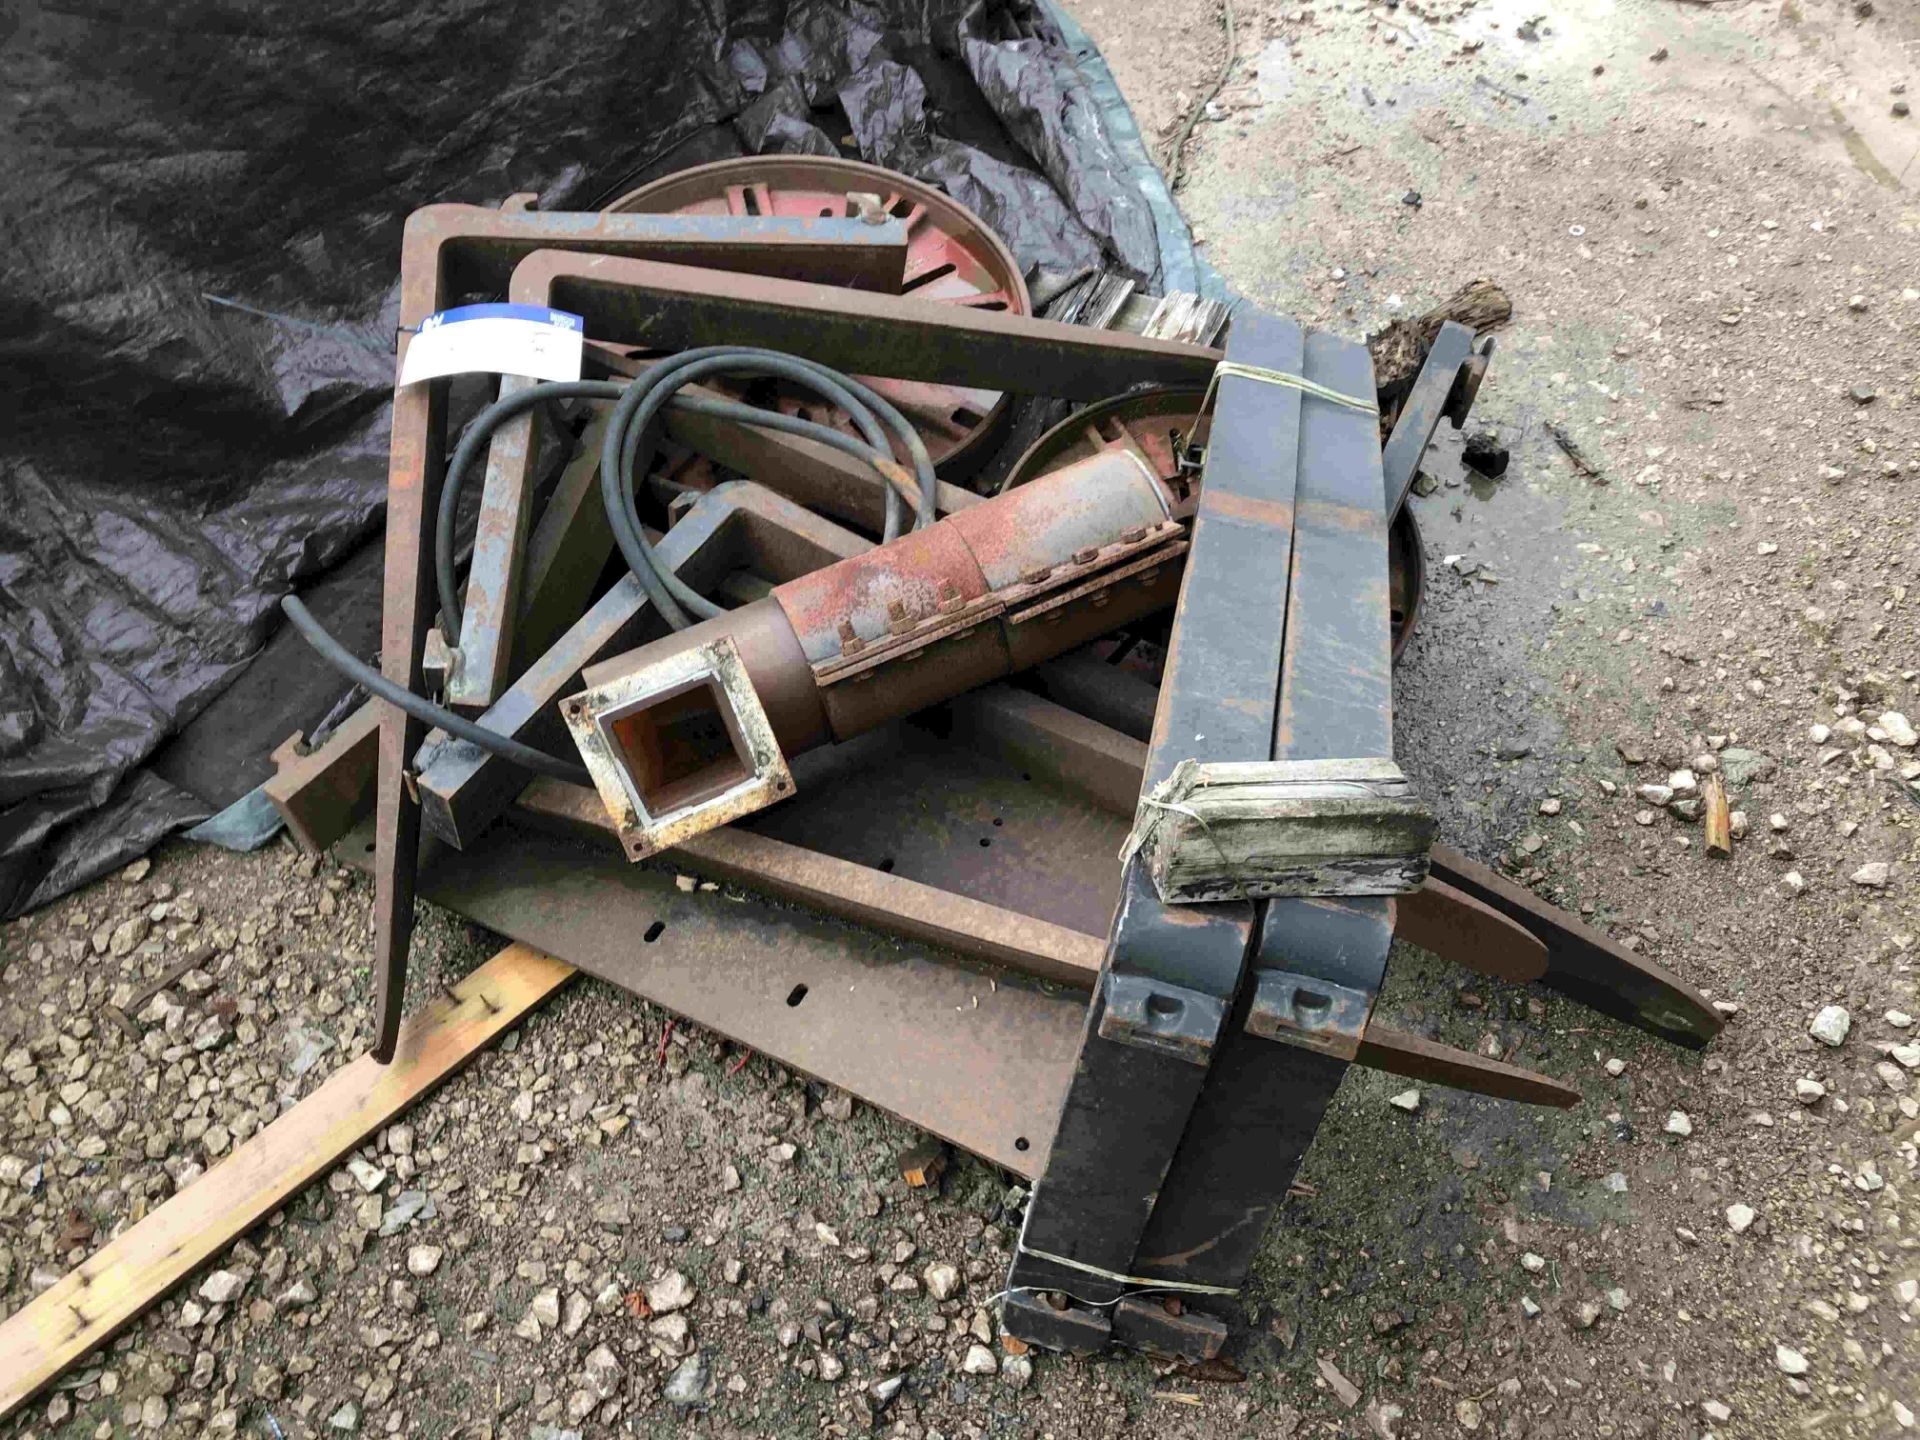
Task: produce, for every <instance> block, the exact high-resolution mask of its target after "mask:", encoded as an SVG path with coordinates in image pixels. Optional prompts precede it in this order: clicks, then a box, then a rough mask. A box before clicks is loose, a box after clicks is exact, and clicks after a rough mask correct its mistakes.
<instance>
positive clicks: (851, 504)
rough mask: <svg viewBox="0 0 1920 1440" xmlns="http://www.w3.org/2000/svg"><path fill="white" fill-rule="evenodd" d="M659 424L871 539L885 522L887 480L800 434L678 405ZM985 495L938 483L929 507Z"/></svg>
mask: <svg viewBox="0 0 1920 1440" xmlns="http://www.w3.org/2000/svg"><path fill="white" fill-rule="evenodd" d="M588 348H589V350H590V351H591V352H592V353H593V355H594V358H595V359H596V360H598V361H599V362H600V363H601V364H603V365H605V366H606V367H607V368H608V369H610V370H612V371H614V372H615V373H616V374H620V375H626V376H630V377H631V376H637V375H643V374H645V373H646V370H647V366H648V365H649V364H650V363H651V362H650V361H646V360H635V359H632V358H630V357H628V356H626V355H623V354H621V353H619V351H618V349H617V348H616V347H612V346H608V345H603V344H594V343H592V342H589V345H588ZM682 393H684V394H687V395H703V396H706V397H707V398H709V399H716V400H717V399H723V398H725V397H723V396H721V394H720V392H719V391H717V390H711V389H709V388H708V387H706V386H704V385H689V386H687V388H686V389H685V391H684V392H682ZM664 423H665V425H666V431H667V438H668V439H670V440H672V441H674V442H675V443H676V444H680V445H684V446H686V447H687V448H688V449H689V450H692V451H694V452H695V453H696V454H700V455H704V456H706V458H707V459H709V460H712V461H714V462H715V463H716V464H720V465H724V466H726V467H727V468H728V469H729V470H737V471H739V472H740V473H741V474H742V475H744V476H746V477H747V478H748V479H749V480H755V481H758V482H759V483H760V484H762V485H765V486H766V487H767V488H768V489H769V490H772V491H774V492H775V493H776V494H780V495H784V496H786V497H787V498H788V499H789V500H793V501H797V502H798V503H800V504H802V505H805V506H806V507H807V508H808V509H811V510H818V511H819V512H820V513H821V514H823V515H830V516H832V517H833V518H834V519H836V520H846V521H849V522H851V523H853V524H855V525H858V526H860V527H861V528H862V529H865V530H869V531H872V532H873V533H875V534H878V533H879V532H880V529H881V527H882V526H883V525H884V524H885V523H886V518H887V517H886V498H887V490H888V488H889V487H888V485H887V483H886V482H885V481H884V480H882V479H881V478H880V477H879V476H878V475H876V474H875V473H874V470H873V467H872V466H870V465H866V464H863V463H862V462H860V461H858V460H856V459H854V458H853V457H852V456H851V455H848V454H847V453H846V452H845V451H843V450H836V449H834V448H833V447H832V446H831V445H822V444H820V443H819V442H818V441H815V440H809V439H807V438H806V437H805V436H804V435H789V434H786V433H784V432H783V431H779V430H768V429H765V428H763V427H761V426H758V425H749V424H740V423H738V422H736V421H732V420H727V419H725V418H723V417H721V416H718V415H702V414H698V413H696V412H695V411H692V410H688V409H687V408H685V407H684V406H679V405H669V406H668V407H667V412H666V419H665V422H664ZM986 498H987V497H986V496H984V495H978V494H975V493H974V492H973V491H971V490H965V489H962V488H961V487H960V486H958V485H950V484H948V483H947V482H946V481H945V480H936V481H935V482H934V502H933V503H934V508H935V509H936V510H937V511H938V512H939V513H940V514H942V515H951V514H952V513H953V512H954V511H956V510H964V509H966V508H967V507H968V506H969V505H978V504H979V503H980V502H981V501H983V500H985V499H986Z"/></svg>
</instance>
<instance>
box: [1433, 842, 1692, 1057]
mask: <svg viewBox="0 0 1920 1440" xmlns="http://www.w3.org/2000/svg"><path fill="white" fill-rule="evenodd" d="M1433 873H1434V874H1435V875H1436V876H1437V877H1439V878H1440V879H1441V880H1443V881H1445V882H1446V883H1447V884H1449V885H1452V886H1454V887H1455V888H1456V889H1459V890H1461V891H1462V892H1464V893H1465V894H1466V895H1468V896H1470V897H1471V898H1473V899H1475V900H1479V901H1481V902H1482V903H1483V904H1486V905H1489V906H1491V907H1492V908H1494V909H1495V910H1498V911H1499V912H1500V913H1501V914H1503V915H1506V916H1508V917H1509V918H1510V919H1513V920H1516V921H1518V922H1519V923H1520V924H1521V925H1523V926H1525V927H1526V928H1527V929H1528V930H1530V931H1531V932H1532V933H1533V934H1535V935H1537V936H1538V937H1539V938H1540V940H1541V941H1542V942H1543V943H1544V944H1545V945H1546V947H1547V971H1546V974H1544V975H1543V976H1541V977H1540V978H1541V982H1542V983H1543V984H1545V985H1547V986H1549V987H1551V988H1552V989H1555V990H1558V991H1559V992H1560V993H1561V994H1563V995H1566V996H1568V997H1569V998H1571V999H1574V1000H1578V1001H1579V1002H1580V1003H1581V1004H1582V1005H1585V1006H1587V1007H1588V1008H1589V1009H1592V1010H1598V1011H1599V1012H1600V1013H1601V1014H1603V1015H1611V1016H1613V1017H1614V1018H1615V1019H1616V1020H1624V1021H1625V1022H1626V1023H1627V1024H1629V1025H1637V1026H1639V1027H1640V1028H1641V1029H1642V1030H1648V1031H1651V1032H1652V1033H1653V1034H1655V1035H1658V1036H1660V1037H1661V1038H1662V1039H1665V1040H1671V1041H1672V1042H1673V1043H1674V1044H1676V1045H1685V1046H1687V1047H1688V1048H1689V1049H1693V1050H1698V1049H1699V1048H1700V1047H1701V1046H1703V1045H1705V1044H1706V1043H1707V1042H1708V1041H1709V1040H1711V1039H1713V1037H1714V1036H1716V1035H1718V1034H1719V1033H1720V1031H1721V1029H1722V1028H1723V1027H1724V1026H1725V1025H1726V1023H1727V1022H1726V1020H1725V1019H1724V1018H1723V1017H1722V1016H1721V1014H1720V1012H1719V1011H1717V1010H1715V1009H1714V1008H1713V1006H1712V1005H1710V1004H1708V1003H1707V998H1706V996H1704V995H1702V994H1701V993H1700V992H1699V991H1697V990H1695V989H1694V988H1693V987H1692V986H1691V985H1689V984H1687V982H1686V981H1684V980H1682V979H1680V977H1679V976H1677V975H1675V974H1673V973H1672V972H1671V971H1669V970H1667V969H1666V968H1665V967H1664V966H1661V965H1656V964H1655V963H1654V962H1653V961H1651V960H1648V959H1646V958H1645V957H1644V956H1640V955H1635V954H1634V953H1633V952H1631V951H1629V950H1625V949H1623V948H1621V947H1620V946H1619V945H1618V944H1616V943H1615V942H1614V941H1612V940H1610V939H1609V938H1607V936H1605V935H1603V934H1601V933H1600V932H1599V931H1598V930H1595V929H1594V928H1593V927H1592V926H1591V925H1588V924H1587V923H1585V922H1584V921H1582V920H1580V919H1578V918H1576V917H1575V916H1573V915H1570V914H1568V913H1567V912H1566V911H1565V910H1562V909H1559V908H1558V907H1557V906H1553V905H1549V904H1547V902H1546V901H1544V900H1542V899H1541V898H1540V897H1539V896H1538V895H1535V894H1534V893H1533V892H1532V891H1530V890H1528V889H1527V888H1526V887H1525V886H1522V885H1516V884H1515V883H1514V882H1513V881H1511V880H1509V879H1507V878H1506V877H1505V876H1504V875H1500V874H1498V873H1496V872H1495V871H1494V870H1492V869H1491V868H1490V867H1488V866H1486V865H1482V864H1481V863H1480V862H1479V861H1478V860H1472V859H1469V858H1468V857H1467V856H1465V855H1462V854H1461V853H1460V852H1459V851H1458V850H1453V849H1450V848H1448V847H1447V846H1444V845H1436V846H1434V847H1433Z"/></svg>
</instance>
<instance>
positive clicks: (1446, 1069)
mask: <svg viewBox="0 0 1920 1440" xmlns="http://www.w3.org/2000/svg"><path fill="white" fill-rule="evenodd" d="M1353 1060H1354V1063H1355V1064H1356V1065H1365V1066H1366V1067H1367V1068H1368V1069H1370V1070H1385V1071H1386V1072H1387V1073H1388V1074H1390V1075H1404V1076H1406V1077H1407V1078H1408V1079H1409V1080H1426V1081H1430V1082H1432V1083H1433V1084H1435V1085H1451V1086H1453V1087H1454V1088H1455V1089H1458V1090H1471V1091H1473V1092H1474V1093H1475V1094H1477V1095H1491V1096H1493V1097H1494V1098H1495V1099H1498V1100H1517V1101H1519V1102H1520V1103H1521V1104H1523V1105H1551V1106H1553V1107H1555V1108H1556V1109H1560V1110H1570V1109H1572V1108H1573V1107H1574V1106H1575V1105H1578V1104H1579V1103H1580V1101H1581V1099H1582V1096H1581V1094H1580V1092H1579V1091H1578V1090H1576V1089H1574V1088H1573V1087H1572V1086H1571V1085H1565V1084H1562V1083H1561V1082H1560V1081H1558V1080H1551V1079H1548V1078H1547V1077H1546V1076H1545V1075H1539V1074H1536V1073H1535V1072H1533V1071H1531V1070H1522V1069H1521V1068H1520V1067H1519V1066H1518V1065H1508V1064H1506V1063H1505V1062H1504V1061H1500V1060H1490V1059H1488V1058H1486V1057H1485V1056H1481V1055H1475V1054H1473V1053H1471V1052H1470V1051H1466V1050H1456V1049H1454V1048H1453V1046H1451V1045H1442V1044H1440V1043H1439V1042H1438V1041H1435V1040H1429V1039H1427V1038H1426V1037H1424V1036H1421V1035H1410V1034H1408V1033H1407V1032H1406V1031H1404V1030H1395V1029H1393V1028H1391V1027H1390V1026H1386V1025H1381V1024H1379V1023H1378V1022H1377V1021H1372V1020H1370V1021H1368V1022H1367V1029H1366V1033H1365V1034H1364V1035H1362V1036H1361V1037H1360V1049H1359V1051H1358V1053H1356V1054H1355V1055H1354V1057H1353Z"/></svg>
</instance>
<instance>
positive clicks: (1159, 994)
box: [1098, 970, 1227, 1066]
mask: <svg viewBox="0 0 1920 1440" xmlns="http://www.w3.org/2000/svg"><path fill="white" fill-rule="evenodd" d="M1104 990H1105V995H1106V1001H1107V1003H1106V1008H1105V1009H1104V1010H1103V1011H1101V1014H1100V1024H1099V1027H1098V1028H1099V1034H1100V1037H1101V1038H1102V1039H1104V1040H1118V1041H1119V1042H1120V1043H1121V1044H1123V1045H1138V1046H1141V1047H1142V1048H1144V1049H1148V1050H1158V1051H1160V1052H1162V1053H1163V1054H1167V1055H1172V1056H1174V1057H1176V1058H1178V1059H1181V1060H1185V1061H1186V1062H1188V1063H1189V1064H1191V1065H1200V1066H1205V1065H1206V1063H1207V1060H1208V1058H1209V1057H1210V1056H1211V1055H1212V1054H1213V1046H1214V1042H1215V1041H1216V1040H1218V1039H1219V1038H1220V1029H1221V1027H1222V1026H1223V1025H1225V1024H1226V1021H1227V1007H1226V1004H1225V1002H1224V1001H1222V1000H1221V999H1220V997H1219V996H1217V995H1208V994H1205V993H1203V992H1202V991H1199V990H1192V989H1189V988H1187V987H1186V986H1184V985H1173V984H1169V983H1168V982H1167V981H1165V980H1155V979H1153V978H1152V977H1150V976H1146V975H1118V974H1115V973H1114V972H1113V971H1111V970H1109V971H1108V972H1107V976H1106V980H1105V983H1104Z"/></svg>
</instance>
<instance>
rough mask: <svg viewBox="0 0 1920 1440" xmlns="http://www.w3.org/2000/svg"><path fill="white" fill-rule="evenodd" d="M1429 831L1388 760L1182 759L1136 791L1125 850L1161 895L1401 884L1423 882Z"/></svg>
mask: <svg viewBox="0 0 1920 1440" xmlns="http://www.w3.org/2000/svg"><path fill="white" fill-rule="evenodd" d="M1434 833H1435V826H1434V819H1433V814H1432V812H1431V811H1429V810H1428V809H1427V807H1426V806H1425V805H1424V804H1422V803H1421V801H1420V797H1419V795H1418V794H1417V792H1416V791H1415V790H1414V787H1413V784H1412V782H1411V781H1409V780H1408V779H1407V777H1406V776H1405V775H1404V774H1402V773H1401V771H1400V767H1399V766H1398V765H1396V764H1394V762H1393V761H1392V760H1389V759H1380V758H1366V759H1351V760H1261V761H1248V762H1214V763H1210V764H1203V763H1201V762H1199V761H1194V760H1187V761H1182V762H1181V763H1180V764H1179V765H1178V766H1176V767H1175V769H1174V771H1173V773H1172V774H1171V775H1169V776H1168V777H1167V779H1166V780H1165V781H1163V782H1162V783H1161V784H1160V785H1158V786H1156V787H1155V789H1154V790H1153V792H1152V793H1151V794H1148V795H1145V796H1143V797H1142V798H1141V801H1140V810H1139V816H1138V819H1137V820H1136V821H1135V824H1134V830H1133V834H1132V836H1130V837H1129V839H1128V841H1127V850H1126V853H1127V854H1128V855H1131V854H1133V853H1135V852H1138V853H1139V854H1140V855H1141V857H1142V858H1143V860H1144V861H1145V863H1146V867H1147V873H1148V874H1149V875H1150V876H1151V877H1152V879H1153V884H1154V888H1155V889H1156V890H1157V891H1158V892H1159V895H1160V898H1161V900H1163V901H1164V902H1165V903H1167V904H1169V905H1193V904H1199V903H1201V902H1205V901H1216V900H1265V899H1273V898H1278V897H1284V896H1302V895H1403V894H1406V893H1408V892H1409V891H1413V890H1418V889H1419V888H1420V887H1421V886H1422V885H1423V884H1425V883H1426V879H1427V865H1428V858H1429V854H1430V852H1431V851H1432V848H1433V838H1434Z"/></svg>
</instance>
